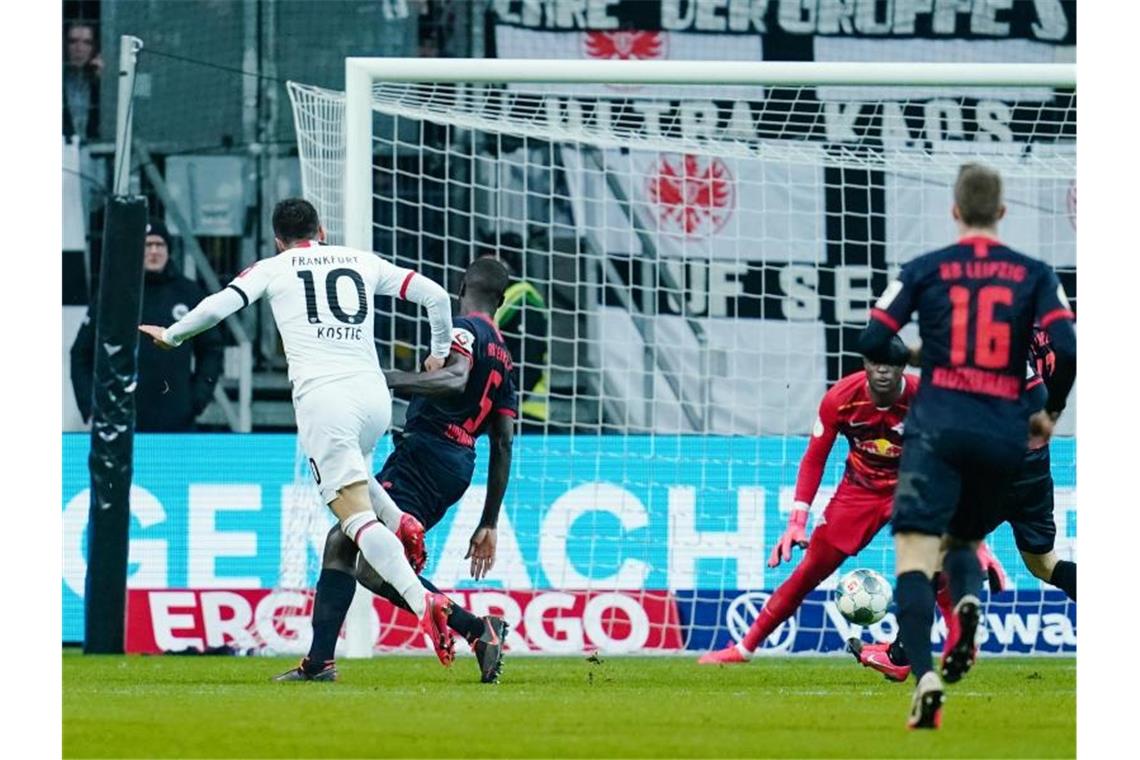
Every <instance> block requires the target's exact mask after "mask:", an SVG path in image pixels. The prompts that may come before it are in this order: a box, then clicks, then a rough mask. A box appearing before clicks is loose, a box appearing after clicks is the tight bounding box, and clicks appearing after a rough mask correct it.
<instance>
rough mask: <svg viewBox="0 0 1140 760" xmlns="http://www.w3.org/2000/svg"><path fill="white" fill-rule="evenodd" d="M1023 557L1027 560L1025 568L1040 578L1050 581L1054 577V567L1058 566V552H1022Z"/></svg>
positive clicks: (1024, 560) (1023, 559)
mask: <svg viewBox="0 0 1140 760" xmlns="http://www.w3.org/2000/svg"><path fill="white" fill-rule="evenodd" d="M1021 559H1022V561H1023V562H1025V569H1026V570H1028V571H1029V572H1031V573H1033V577H1035V578H1037V579H1038V580H1043V581H1048V580H1050V579H1051V578H1052V577H1053V568H1055V567H1056V566H1057V562H1058V557H1057V552H1053V551H1051V552H1047V553H1046V554H1032V553H1030V552H1021Z"/></svg>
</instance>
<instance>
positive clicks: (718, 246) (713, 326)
mask: <svg viewBox="0 0 1140 760" xmlns="http://www.w3.org/2000/svg"><path fill="white" fill-rule="evenodd" d="M564 63H565V65H563V64H562V63H558V62H551V61H528V62H516V61H502V60H500V61H462V62H459V61H424V60H416V61H412V60H399V61H393V60H391V59H389V60H388V61H382V60H363V59H360V60H357V59H353V60H352V61H350V65H349V80H348V81H349V89H350V92H349V94H348V95H347V96H346V94H345V93H340V92H334V91H328V90H323V89H320V88H316V87H312V86H307V85H302V84H297V83H291V84H290V86H289V89H290V95H291V97H292V102H293V111H294V117H295V121H296V125H297V136H298V145H299V149H300V156H301V169H302V180H303V185H304V192H305V195H306V196H307V197H308V198H309V200H311V201H312V202H313V203H314V204H315V205H316V207H317V209H318V210H319V212H320V214H321V218H322V220H323V221H324V223H325V225H326V228H327V230H328V232H329V235H330V238H331V240H332V241H333V242H339V243H345V244H349V245H355V246H358V247H367V248H372V249H374V250H375V251H377V252H378V253H379V254H380V255H382V256H384V257H386V258H388V259H390V260H395V261H396V262H397V263H399V264H401V265H404V266H409V267H415V268H417V269H419V270H420V271H422V272H424V273H425V274H427V275H428V276H431V277H433V278H435V279H436V280H438V281H439V282H441V283H443V284H444V285H445V287H447V288H449V290H450V291H451V292H453V293H455V292H457V288H458V284H459V281H460V278H461V276H462V272H463V269H464V267H465V266H466V265H467V264H468V263H469V262H470V261H471V260H472V259H473V257H477V256H480V255H487V254H490V255H496V256H499V257H501V258H502V259H503V260H504V261H505V262H506V263H507V265H508V267H509V268H510V269H511V271H512V275H513V279H514V281H516V282H521V283H527V285H524V286H520V288H518V289H516V291H515V292H513V293H511V294H510V298H509V299H508V302H507V304H506V305H505V307H504V309H503V310H501V312H500V315H499V317H500V321H501V323H502V324H501V327H502V329H503V331H504V334H505V335H506V337H507V339H508V341H511V342H512V347H513V348H512V350H513V351H514V352H515V356H514V360H515V364H516V366H517V367H518V368H519V378H518V381H519V382H520V383H521V384H522V386H523V393H522V398H521V401H522V402H523V404H524V409H523V412H524V413H523V415H522V419H521V422H520V433H521V434H520V435H519V436H517V437H516V439H515V447H514V451H515V453H514V463H513V467H512V472H511V480H510V486H509V489H508V492H507V496H506V501H505V503H504V507H503V512H502V517H501V520H500V525H499V541H498V561H497V563H496V565H495V567H494V569H493V571H492V572H491V575H490V577H489V579H488V580H487V581H484V582H481V583H474V582H472V581H470V580H469V579H468V578H467V574H466V563H465V562H464V560H463V554H464V552H465V551H466V547H467V540H468V538H469V536H470V534H471V531H472V529H473V528H474V525H475V523H476V521H477V519H478V515H479V512H480V510H481V506H482V498H483V494H484V493H485V483H486V478H485V468H486V461H487V458H486V450H485V448H484V446H483V444H480V447H479V449H478V452H479V454H478V456H479V460H478V464H477V465H476V479H475V482H474V484H473V485H472V487H471V489H470V491H469V492H468V494H467V495H466V497H465V498H464V499H463V500H462V501H461V502H460V503H459V504H457V505H456V506H455V508H454V509H453V510H452V511H451V513H450V514H449V516H448V519H447V520H445V521H444V522H443V523H442V524H441V525H439V526H438V527H437V528H436V529H435V530H433V531H432V532H431V533H430V534H429V538H428V547H429V557H430V559H429V564H428V567H427V570H426V574H427V576H428V577H429V578H431V580H433V581H434V582H435V583H436V585H438V586H439V587H441V588H446V589H454V590H455V592H456V598H457V599H459V600H460V601H461V602H463V603H465V604H467V606H468V607H470V608H472V609H473V610H475V611H476V612H477V613H480V614H486V613H488V612H497V613H498V614H504V615H506V616H507V617H508V618H509V619H511V621H512V623H513V630H514V633H512V640H511V641H510V642H508V643H509V645H510V647H511V648H512V649H514V650H515V651H516V652H518V651H531V652H534V651H542V652H581V651H589V650H593V649H600V650H603V651H609V652H652V651H678V650H701V649H707V648H711V647H716V646H722V645H724V644H725V643H726V642H728V641H731V640H733V639H739V638H740V637H741V636H742V635H743V633H744V631H745V630H746V629H747V627H748V625H749V623H750V622H751V621H752V619H753V618H754V617H755V615H756V613H757V612H758V610H759V609H760V607H761V606H762V605H763V603H764V601H765V600H766V598H767V596H768V593H770V591H771V590H772V589H774V588H775V587H776V586H777V585H779V584H780V583H781V582H782V581H783V580H785V579H786V578H787V576H788V575H789V573H790V571H791V569H792V567H793V565H789V564H783V565H780V566H779V567H776V568H770V567H768V566H767V564H766V561H767V558H768V556H769V554H770V552H771V550H772V547H773V546H774V544H775V542H776V540H777V539H778V537H779V536H780V534H781V533H782V531H783V529H784V525H785V521H786V517H787V514H788V511H789V510H790V508H791V506H792V500H793V499H792V493H793V488H794V483H795V477H796V470H797V467H798V464H799V460H800V457H801V455H802V453H803V451H804V448H805V446H806V442H807V435H808V433H809V431H810V430H811V427H812V424H813V422H814V420H815V418H816V410H817V407H818V404H819V401H820V399H821V397H822V396H823V394H824V393H825V392H826V390H827V389H828V388H829V387H830V386H831V385H832V384H833V383H834V382H835V381H836V380H838V379H839V378H840V377H842V376H843V375H846V374H849V373H851V372H854V371H857V370H859V369H861V366H862V365H861V359H860V357H859V356H858V355H857V353H856V351H855V343H856V339H857V336H858V334H859V332H860V330H861V328H862V327H863V325H864V324H865V323H866V320H867V314H868V308H869V306H870V304H871V302H872V301H873V299H874V297H875V296H876V295H877V294H878V293H880V292H881V291H882V290H883V289H884V288H885V286H886V284H887V282H888V281H889V278H890V277H891V276H892V275H893V273H894V272H895V271H896V270H897V268H898V267H899V266H901V265H902V264H903V263H905V262H906V261H908V260H909V259H911V258H913V257H914V256H916V255H918V254H920V253H922V252H924V251H926V250H930V249H933V248H936V247H941V246H943V245H945V244H946V243H947V242H949V241H952V240H953V239H954V238H955V229H954V225H953V222H952V220H951V218H950V213H949V210H950V205H951V202H952V201H951V187H952V184H953V180H954V178H955V175H956V173H957V171H958V168H959V166H960V165H961V164H962V163H964V162H967V161H982V162H985V163H986V164H989V165H991V166H994V167H996V168H998V169H1000V171H1001V172H1002V175H1003V177H1004V180H1005V188H1006V189H1005V194H1006V203H1007V205H1008V207H1009V212H1008V216H1007V218H1006V219H1005V221H1003V223H1002V236H1003V241H1004V242H1006V243H1008V244H1009V245H1011V246H1014V247H1015V248H1018V249H1021V250H1024V251H1026V252H1028V253H1030V254H1031V255H1036V256H1040V257H1041V258H1042V259H1043V260H1045V261H1046V262H1048V263H1049V264H1051V265H1053V266H1054V267H1055V268H1056V269H1057V270H1058V272H1059V273H1060V275H1061V277H1062V280H1063V282H1064V283H1065V285H1066V287H1067V289H1068V291H1069V293H1070V294H1073V293H1074V292H1075V211H1076V186H1075V176H1076V173H1075V137H1076V99H1075V90H1074V89H1072V88H1073V85H1072V79H1071V76H1072V70H1071V68H1068V67H1064V66H1032V65H1030V66H948V65H929V64H927V65H924V64H919V65H907V66H906V67H904V68H900V67H897V66H896V67H892V66H891V65H887V66H881V65H880V66H876V65H871V66H869V67H868V66H867V65H865V64H863V65H860V66H856V67H854V72H853V71H852V67H848V68H847V69H844V68H842V67H839V68H836V67H834V66H829V65H826V64H825V65H818V64H811V65H807V64H804V65H798V66H797V65H791V66H787V65H784V66H782V67H781V66H780V65H772V64H745V65H738V64H711V65H709V64H690V63H682V64H679V65H675V64H672V63H667V64H659V63H654V64H629V63H628V62H622V63H621V64H619V65H618V66H617V67H615V66H614V65H611V64H609V63H598V62H590V63H589V64H582V63H581V62H564ZM354 66H355V68H354ZM464 67H466V68H464ZM813 67H814V68H813ZM412 68H415V70H412ZM457 70H460V71H468V72H471V73H470V74H468V75H469V76H471V77H472V79H478V80H479V81H466V82H463V81H456V80H457V77H456V75H455V72H456V71H457ZM853 73H854V78H853ZM528 79H529V80H532V81H530V82H526V81H523V80H528ZM860 80H861V81H860ZM362 82H363V83H362ZM520 293H521V295H520ZM405 306H406V305H403V304H401V305H396V306H393V305H390V304H386V305H384V306H383V308H385V309H387V310H388V311H387V312H386V313H383V314H382V317H381V323H380V324H379V325H378V329H377V336H378V351H379V354H380V357H381V361H382V363H383V364H384V365H385V366H405V367H407V366H414V362H415V351H416V350H419V349H421V347H422V346H423V345H425V344H424V342H423V336H424V335H425V332H424V330H425V329H426V327H425V324H424V320H423V317H422V315H420V314H419V313H417V312H416V311H415V310H414V309H407V308H405ZM907 336H908V334H904V337H907ZM909 337H913V335H910V336H909ZM1073 417H1074V414H1073V413H1070V414H1068V415H1067V416H1066V418H1065V421H1066V423H1067V425H1068V426H1067V427H1066V428H1064V430H1063V432H1064V433H1065V435H1063V436H1061V437H1060V438H1058V439H1057V440H1056V441H1055V443H1054V444H1053V467H1054V475H1055V478H1056V485H1057V489H1056V496H1057V504H1056V511H1055V514H1056V518H1057V527H1058V538H1057V551H1058V553H1059V554H1060V556H1061V557H1062V558H1075V553H1076V535H1075V509H1076V505H1075V499H1074V495H1073V494H1074V488H1075V469H1074V441H1073V439H1072V437H1071V435H1072V430H1073V428H1072V426H1071V425H1072V419H1073ZM883 444H884V445H887V442H886V441H884V442H883ZM384 453H386V451H385V452H380V453H379V454H378V456H382V455H383V454H384ZM845 456H846V444H845V442H843V441H842V440H840V441H839V442H838V443H837V445H836V447H835V450H834V451H833V453H832V456H831V459H830V460H829V464H828V468H827V471H826V475H825V477H824V482H823V487H822V488H821V489H820V492H819V495H818V496H817V497H816V499H815V502H814V506H813V511H812V523H811V524H812V525H814V524H815V521H817V520H818V517H819V515H820V513H821V512H822V510H823V507H824V505H825V504H826V502H827V499H828V498H829V496H830V494H831V493H832V492H833V490H834V488H835V486H836V485H837V483H838V482H839V479H840V477H841V475H842V470H843V461H844V457H845ZM379 461H380V460H378V462H377V466H379ZM314 509H316V507H314ZM298 540H300V539H298ZM990 543H991V545H992V547H993V549H994V550H995V553H996V554H997V556H998V557H999V558H1000V560H1001V561H1002V563H1003V564H1004V567H1005V570H1006V572H1007V573H1008V577H1009V588H1008V589H1007V590H1006V591H1004V592H1002V593H1000V594H991V595H990V596H989V599H988V607H987V616H986V620H985V633H984V634H983V635H984V636H985V640H984V641H983V642H982V647H983V649H984V650H986V651H991V652H1002V653H1013V652H1033V653H1050V652H1053V653H1055V652H1073V651H1075V642H1076V639H1075V619H1076V617H1075V608H1074V606H1073V605H1071V604H1070V603H1068V602H1067V600H1066V599H1065V598H1064V596H1063V595H1061V594H1060V593H1059V592H1056V591H1054V590H1052V589H1051V588H1050V587H1047V586H1045V585H1043V584H1042V583H1041V582H1039V581H1038V580H1037V579H1036V578H1034V577H1033V576H1032V575H1030V574H1029V573H1028V571H1027V570H1026V569H1025V568H1024V566H1023V564H1022V562H1021V560H1020V557H1019V555H1018V553H1017V550H1016V547H1015V546H1014V543H1013V539H1012V535H1011V534H1010V532H1009V529H1008V527H1004V526H1003V527H1002V528H1001V529H999V530H998V531H997V532H996V533H995V534H994V535H993V536H991V540H990ZM313 552H314V550H313V549H312V548H309V549H308V550H306V551H301V552H298V556H299V557H301V558H302V561H305V562H309V563H312V562H313V559H314V556H315V555H314V553H313ZM800 556H801V553H800V552H798V551H797V553H796V557H795V559H796V560H798V559H799V557H800ZM857 567H869V568H872V569H875V570H877V571H879V572H881V573H883V574H884V575H885V576H887V577H888V578H892V579H893V567H894V558H893V551H892V547H891V542H890V536H889V531H887V530H884V531H883V532H882V533H881V534H880V535H879V536H878V537H876V538H875V540H874V541H873V542H872V543H871V544H870V545H869V546H868V547H867V548H866V549H865V550H864V551H863V552H862V553H861V554H860V555H859V556H857V557H855V558H852V559H850V560H849V561H848V562H847V563H845V564H844V566H843V567H842V568H841V569H840V571H839V573H843V572H846V571H849V570H851V569H854V568H857ZM302 575H304V573H302ZM307 577H308V579H309V582H310V583H311V582H312V580H313V579H314V578H315V574H314V573H313V572H312V569H311V568H310V570H309V574H308V576H307ZM836 577H837V576H833V577H832V578H829V579H828V580H827V581H825V582H824V583H823V584H822V585H821V586H820V588H819V589H818V590H817V591H816V592H815V593H813V594H812V595H811V596H810V597H809V599H808V601H807V603H806V604H805V605H804V606H803V607H802V608H801V610H800V611H799V612H798V613H797V615H796V616H794V617H793V618H792V619H791V620H790V621H788V623H786V624H785V625H784V626H782V627H781V628H780V629H778V630H777V631H776V633H774V634H773V635H772V636H771V637H770V638H769V640H768V641H767V642H766V643H765V645H764V650H763V651H773V652H830V651H837V650H839V649H841V648H842V646H843V641H844V639H845V638H846V637H847V636H850V635H862V636H863V637H864V639H866V640H872V639H876V640H887V639H889V638H891V637H893V634H894V617H893V615H890V614H889V615H888V616H887V617H886V618H884V620H883V621H881V622H880V623H878V624H876V625H874V626H871V627H870V628H869V629H866V630H861V629H859V628H857V627H854V626H852V625H851V624H849V623H847V622H846V621H845V620H843V618H842V617H841V616H840V615H839V613H838V611H837V610H836V608H835V606H834V604H833V603H832V601H831V590H832V589H833V588H834V586H835V580H836ZM376 610H377V613H376V615H377V619H379V620H380V624H379V625H378V626H374V630H378V631H379V633H378V637H377V638H376V639H375V641H374V644H375V645H376V646H377V647H379V648H381V649H392V648H400V647H402V646H404V645H407V644H413V645H414V644H415V643H416V638H417V637H416V636H415V634H414V621H412V619H411V617H410V616H406V617H401V616H398V615H394V614H390V613H389V612H386V611H385V610H387V608H386V607H385V606H384V605H382V604H377V605H376ZM937 628H938V630H936V632H935V641H934V642H932V643H933V644H935V645H937V644H938V642H939V641H940V638H939V637H940V636H941V631H942V630H944V629H943V628H942V627H941V623H939V624H938V626H937Z"/></svg>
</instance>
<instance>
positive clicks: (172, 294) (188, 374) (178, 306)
mask: <svg viewBox="0 0 1140 760" xmlns="http://www.w3.org/2000/svg"><path fill="white" fill-rule="evenodd" d="M143 270H144V272H145V279H144V284H143V305H142V320H141V323H142V324H156V325H161V324H170V323H172V322H176V321H178V320H179V319H180V318H182V316H183V315H185V314H186V312H188V311H190V310H191V309H193V308H194V307H195V306H197V305H198V302H199V301H201V300H202V298H203V297H204V296H205V295H206V294H205V292H204V291H203V290H202V289H201V288H200V287H198V284H197V283H195V282H193V281H191V280H188V279H187V278H185V277H183V276H182V275H180V274H178V273H177V272H176V271H175V269H174V265H173V263H172V262H171V260H170V234H169V233H168V232H167V231H166V226H165V225H164V224H163V223H162V222H160V221H156V220H151V222H150V224H148V225H147V234H146V248H145V252H144V259H143ZM94 313H95V304H94V303H92V304H91V307H90V308H89V309H88V311H87V317H86V318H85V319H84V320H83V326H82V327H80V328H79V334H78V335H77V336H76V338H75V343H74V344H72V346H71V385H72V388H73V389H74V390H75V401H76V403H77V404H78V406H79V411H80V413H81V414H82V415H83V421H84V422H87V421H89V420H90V419H91V391H92V380H93V378H92V376H93V373H94V369H95V325H94V324H93V323H92V315H93V314H94ZM221 371H222V336H221V331H220V330H207V331H206V332H204V333H202V334H201V335H199V336H197V337H196V338H194V339H193V340H190V341H187V342H186V343H185V344H183V345H182V346H179V347H178V348H176V349H174V350H172V351H162V350H160V349H158V348H156V347H155V346H154V345H153V344H152V343H151V341H149V340H142V341H139V359H138V389H137V390H136V391H135V400H136V423H135V428H136V429H137V430H139V431H140V432H152V433H160V432H166V433H174V432H188V431H192V430H193V429H194V421H195V419H197V417H198V415H200V414H201V413H202V412H203V411H204V410H205V408H206V407H207V406H209V404H210V400H211V399H212V398H213V395H214V386H215V385H217V383H218V377H219V375H220V374H221Z"/></svg>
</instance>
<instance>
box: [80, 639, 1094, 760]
mask: <svg viewBox="0 0 1140 760" xmlns="http://www.w3.org/2000/svg"><path fill="white" fill-rule="evenodd" d="M294 664H296V660H290V659H269V658H223V657H85V656H81V655H77V654H65V655H64V657H63V756H64V757H155V758H162V757H211V758H212V757H235V758H246V757H281V758H284V757H449V756H461V757H482V758H498V757H548V756H561V757H599V756H603V757H605V756H608V757H615V756H616V757H656V756H667V757H715V758H731V757H749V756H752V757H755V756H760V757H915V758H919V757H1072V756H1074V755H1075V754H1076V661H1075V660H1073V659H1071V658H1065V659H1050V658H1045V659H1021V658H1007V659H989V660H985V659H983V660H981V661H980V662H979V663H978V666H977V667H976V668H975V669H974V671H972V672H971V673H970V674H969V675H968V676H967V677H966V678H965V679H964V680H963V681H962V682H961V683H959V684H956V685H954V686H950V687H948V692H947V694H948V699H947V703H946V707H945V708H944V711H943V725H942V730H940V731H936V732H908V731H907V730H905V728H904V727H903V724H904V719H905V713H906V709H907V706H908V704H909V698H910V694H911V686H910V685H909V684H908V685H899V684H891V683H888V682H886V681H885V680H883V679H882V678H881V677H880V676H879V675H878V674H876V673H873V672H871V671H869V670H866V669H863V668H860V667H859V666H858V665H857V664H855V662H854V660H852V659H851V658H847V657H828V658H811V659H805V658H763V659H759V660H757V661H754V662H753V663H751V664H749V665H745V666H735V667H726V666H698V665H697V664H696V662H695V660H694V659H693V658H681V657H653V658H645V657H611V658H605V659H604V660H602V661H601V662H590V661H588V660H586V659H585V658H582V657H564V658H544V657H516V658H510V657H509V656H508V660H507V663H506V669H505V671H504V674H503V678H502V682H501V683H499V684H497V685H484V684H480V683H478V680H477V678H476V673H475V663H474V660H473V659H472V658H471V657H462V658H460V659H459V660H458V661H457V662H456V663H455V666H454V667H452V668H451V669H450V670H446V669H444V668H442V667H440V665H439V663H438V662H437V661H436V660H435V659H434V658H427V657H405V656H399V657H376V658H374V659H371V660H345V661H342V662H341V663H340V671H341V680H340V681H339V682H338V683H291V684H278V683H272V682H270V680H269V679H270V677H271V676H273V675H275V674H277V673H279V672H281V671H283V670H285V669H287V668H289V667H290V666H292V665H294Z"/></svg>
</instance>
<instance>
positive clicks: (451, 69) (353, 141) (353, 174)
mask: <svg viewBox="0 0 1140 760" xmlns="http://www.w3.org/2000/svg"><path fill="white" fill-rule="evenodd" d="M344 77H345V121H344V135H345V183H344V186H345V192H344V210H345V238H344V242H345V245H348V246H351V247H355V248H363V249H366V250H367V249H369V248H371V246H372V203H371V200H370V199H371V198H372V85H373V83H375V82H406V83H432V82H435V83H456V84H460V83H472V84H494V83H506V82H515V83H532V84H550V83H578V84H591V83H593V84H603V83H606V84H629V85H648V84H687V85H702V84H703V85H732V84H739V85H761V86H778V85H782V86H793V87H795V86H820V85H852V86H854V85H862V86H891V85H907V86H920V85H928V86H939V87H983V86H990V87H997V86H1010V87H1014V86H1016V87H1024V86H1045V87H1063V88H1075V87H1076V86H1077V67H1076V65H1075V64H1067V63H974V64H960V63H859V64H850V63H828V62H808V61H756V62H746V61H733V62H724V61H576V60H558V59H551V60H534V59H478V58H472V59H454V58H359V57H349V58H345V61H344Z"/></svg>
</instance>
